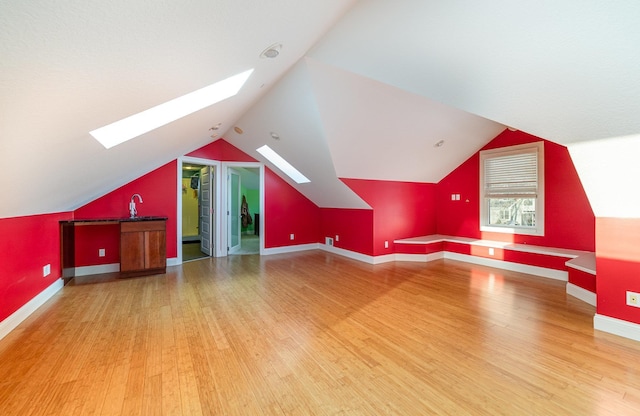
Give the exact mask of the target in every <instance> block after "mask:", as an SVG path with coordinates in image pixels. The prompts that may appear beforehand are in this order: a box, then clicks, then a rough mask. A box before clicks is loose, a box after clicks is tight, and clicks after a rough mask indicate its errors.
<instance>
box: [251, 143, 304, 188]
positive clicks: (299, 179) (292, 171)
mask: <svg viewBox="0 0 640 416" xmlns="http://www.w3.org/2000/svg"><path fill="white" fill-rule="evenodd" d="M256 150H257V151H258V153H260V154H261V155H262V156H264V157H266V158H267V159H268V160H269V162H271V163H273V164H274V165H276V167H277V168H278V169H280V170H281V171H282V172H284V173H285V174H286V175H287V176H288V177H290V178H291V179H293V180H294V181H296V183H307V182H311V181H310V180H309V179H308V178H307V177H306V176H304V175H303V174H302V173H300V171H299V170H298V169H296V168H294V167H293V166H291V164H290V163H289V162H287V161H286V160H284V158H283V157H282V156H280V155H279V154H277V153H276V152H275V151H274V150H273V149H271V148H270V147H269V146H267V145H266V144H265V145H264V146H262V147H260V148H258V149H256Z"/></svg>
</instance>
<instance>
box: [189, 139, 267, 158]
mask: <svg viewBox="0 0 640 416" xmlns="http://www.w3.org/2000/svg"><path fill="white" fill-rule="evenodd" d="M186 156H191V157H200V158H203V159H210V160H219V161H221V162H257V160H256V159H254V158H252V157H251V156H249V155H248V154H246V153H245V152H243V151H242V150H240V149H238V148H237V147H235V146H234V145H232V144H231V143H229V142H227V141H226V140H224V139H218V140H216V141H214V142H212V143H209V144H208V145H206V146H203V147H201V148H199V149H197V150H194V151H193V152H191V153H188V154H187V155H186Z"/></svg>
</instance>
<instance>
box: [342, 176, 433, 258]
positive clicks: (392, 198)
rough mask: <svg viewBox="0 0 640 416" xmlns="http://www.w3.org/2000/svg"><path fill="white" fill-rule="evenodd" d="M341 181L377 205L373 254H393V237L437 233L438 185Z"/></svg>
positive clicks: (374, 217) (370, 203)
mask: <svg viewBox="0 0 640 416" xmlns="http://www.w3.org/2000/svg"><path fill="white" fill-rule="evenodd" d="M341 180H342V181H343V182H344V183H345V184H346V185H347V186H348V187H349V188H351V189H352V190H353V191H354V192H355V193H357V194H358V195H359V196H360V197H361V198H362V199H363V200H364V201H365V202H366V203H368V204H369V205H370V206H371V207H372V208H373V240H372V244H373V246H372V255H374V256H379V255H383V254H390V253H393V252H394V247H393V240H396V239H400V238H409V237H418V236H421V235H428V234H435V233H436V221H435V219H436V203H435V199H436V185H435V184H431V183H416V182H397V181H374V180H365V179H341ZM385 241H388V242H389V247H388V248H385V247H384V242H385Z"/></svg>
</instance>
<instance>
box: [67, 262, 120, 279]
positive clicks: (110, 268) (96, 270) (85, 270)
mask: <svg viewBox="0 0 640 416" xmlns="http://www.w3.org/2000/svg"><path fill="white" fill-rule="evenodd" d="M119 271H120V263H111V264H98V265H97V266H83V267H76V270H75V275H76V276H90V275H92V274H101V273H113V272H119Z"/></svg>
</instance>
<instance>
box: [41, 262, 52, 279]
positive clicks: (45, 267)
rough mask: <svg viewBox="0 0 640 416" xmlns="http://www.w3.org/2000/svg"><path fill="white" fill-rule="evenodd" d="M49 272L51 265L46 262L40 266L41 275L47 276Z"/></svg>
mask: <svg viewBox="0 0 640 416" xmlns="http://www.w3.org/2000/svg"><path fill="white" fill-rule="evenodd" d="M50 274H51V265H50V264H47V265H46V266H44V267H43V268H42V277H47V276H49V275H50Z"/></svg>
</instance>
